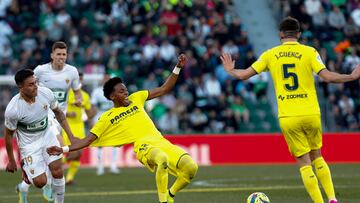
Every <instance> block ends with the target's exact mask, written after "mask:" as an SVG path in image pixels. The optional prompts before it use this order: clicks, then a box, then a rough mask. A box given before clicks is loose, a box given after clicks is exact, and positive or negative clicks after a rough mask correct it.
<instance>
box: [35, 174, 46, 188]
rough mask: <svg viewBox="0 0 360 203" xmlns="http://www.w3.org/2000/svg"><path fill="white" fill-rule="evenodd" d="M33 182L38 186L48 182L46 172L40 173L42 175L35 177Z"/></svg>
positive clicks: (40, 186)
mask: <svg viewBox="0 0 360 203" xmlns="http://www.w3.org/2000/svg"><path fill="white" fill-rule="evenodd" d="M33 183H34V185H35V186H36V187H37V188H42V187H44V186H45V185H46V183H47V178H46V175H45V174H44V175H40V176H38V177H36V178H34V179H33Z"/></svg>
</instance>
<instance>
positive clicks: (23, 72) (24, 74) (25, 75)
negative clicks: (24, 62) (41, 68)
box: [15, 68, 34, 85]
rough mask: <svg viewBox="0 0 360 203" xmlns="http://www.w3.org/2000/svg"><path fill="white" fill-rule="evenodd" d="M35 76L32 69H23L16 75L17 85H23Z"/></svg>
mask: <svg viewBox="0 0 360 203" xmlns="http://www.w3.org/2000/svg"><path fill="white" fill-rule="evenodd" d="M33 75H34V71H32V70H31V69H28V68H25V69H21V70H19V71H18V72H16V74H15V82H16V84H17V85H21V84H22V83H23V82H24V80H26V79H27V78H28V77H30V76H33Z"/></svg>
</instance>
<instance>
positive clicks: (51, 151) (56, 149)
mask: <svg viewBox="0 0 360 203" xmlns="http://www.w3.org/2000/svg"><path fill="white" fill-rule="evenodd" d="M46 151H47V153H48V154H49V155H60V154H61V153H63V150H62V148H61V147H58V146H52V147H49V148H47V149H46Z"/></svg>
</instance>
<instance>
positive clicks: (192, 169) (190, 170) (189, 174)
mask: <svg viewBox="0 0 360 203" xmlns="http://www.w3.org/2000/svg"><path fill="white" fill-rule="evenodd" d="M198 168H199V167H198V165H197V164H196V163H195V162H191V163H188V164H187V166H186V179H188V181H191V180H192V179H193V178H194V177H195V176H196V173H197V171H198Z"/></svg>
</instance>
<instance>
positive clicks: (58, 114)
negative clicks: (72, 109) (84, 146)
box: [53, 108, 79, 143]
mask: <svg viewBox="0 0 360 203" xmlns="http://www.w3.org/2000/svg"><path fill="white" fill-rule="evenodd" d="M53 112H54V114H55V117H56V120H57V121H58V122H59V123H60V125H61V127H62V128H63V129H64V130H65V132H66V134H67V136H68V137H69V140H70V142H71V143H74V142H76V141H77V140H79V139H78V138H76V137H75V136H74V134H73V133H72V132H71V130H70V127H69V123H68V122H67V120H66V116H65V114H64V113H63V112H62V111H61V110H60V108H55V109H53Z"/></svg>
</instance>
